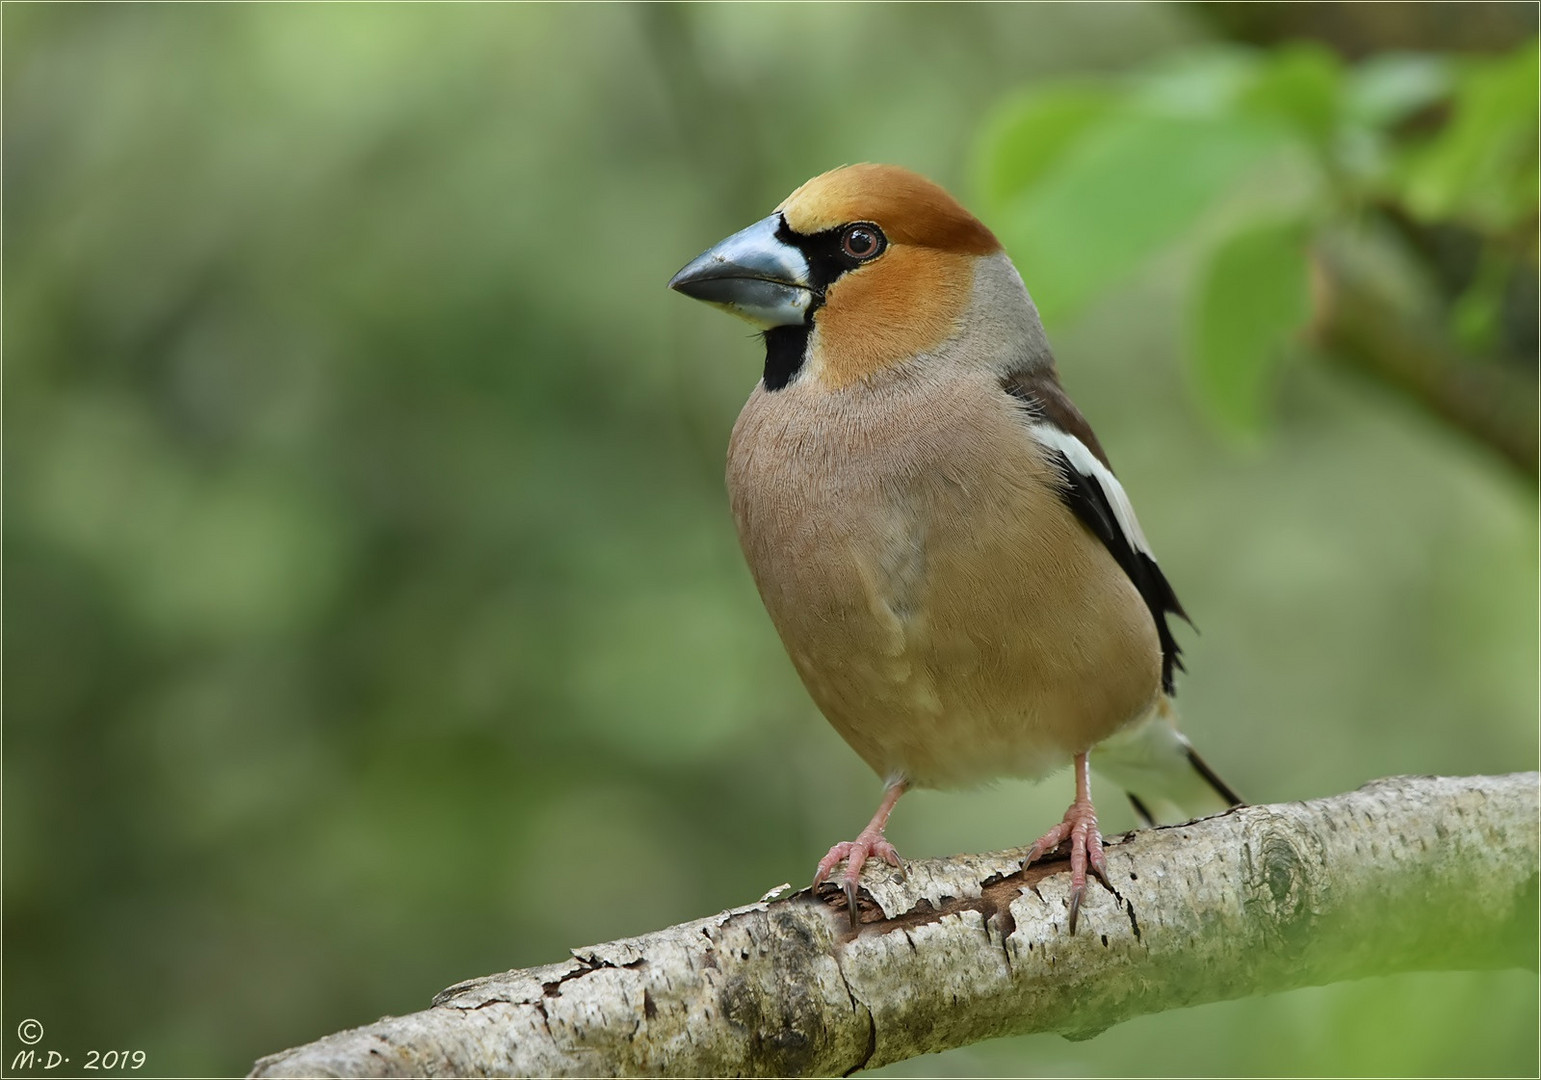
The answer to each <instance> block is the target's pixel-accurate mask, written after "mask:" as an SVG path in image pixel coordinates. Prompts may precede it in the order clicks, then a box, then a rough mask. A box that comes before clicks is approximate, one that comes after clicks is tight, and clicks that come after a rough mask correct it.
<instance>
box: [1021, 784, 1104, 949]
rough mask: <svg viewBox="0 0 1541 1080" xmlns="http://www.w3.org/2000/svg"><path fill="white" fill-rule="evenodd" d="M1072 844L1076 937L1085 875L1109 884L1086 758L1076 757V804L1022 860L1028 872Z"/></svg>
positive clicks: (1072, 925) (1072, 916)
mask: <svg viewBox="0 0 1541 1080" xmlns="http://www.w3.org/2000/svg"><path fill="white" fill-rule="evenodd" d="M1067 839H1068V840H1069V841H1070V932H1071V933H1072V934H1074V933H1075V924H1076V916H1078V915H1079V914H1080V913H1081V901H1082V900H1083V899H1085V897H1086V871H1087V868H1088V867H1090V869H1091V872H1092V873H1094V874H1096V875H1097V877H1098V878H1099V879H1100V880H1101V881H1102V883H1103V884H1104V885H1106V884H1107V883H1108V866H1107V861H1106V860H1105V859H1104V858H1103V857H1102V834H1101V833H1100V832H1098V831H1097V810H1096V808H1095V807H1093V806H1092V782H1091V774H1090V770H1089V769H1088V767H1087V764H1086V755H1085V754H1077V755H1076V756H1075V802H1073V803H1071V804H1070V809H1068V810H1066V811H1065V820H1063V821H1061V822H1060V823H1059V824H1058V825H1056V826H1054V828H1052V829H1050V830H1049V831H1048V832H1046V833H1044V834H1043V835H1042V836H1040V837H1039V838H1038V840H1037V842H1035V843H1034V844H1033V846H1032V849H1031V850H1029V851H1028V853H1027V858H1025V859H1023V860H1022V869H1024V870H1026V869H1027V868H1028V867H1029V866H1031V865H1032V864H1033V863H1034V862H1036V861H1037V860H1038V859H1040V858H1042V857H1043V856H1044V855H1046V854H1047V853H1049V852H1050V851H1053V850H1054V849H1055V848H1057V847H1059V845H1060V844H1062V843H1064V842H1065V840H1067Z"/></svg>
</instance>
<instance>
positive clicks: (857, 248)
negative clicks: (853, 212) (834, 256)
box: [840, 224, 888, 262]
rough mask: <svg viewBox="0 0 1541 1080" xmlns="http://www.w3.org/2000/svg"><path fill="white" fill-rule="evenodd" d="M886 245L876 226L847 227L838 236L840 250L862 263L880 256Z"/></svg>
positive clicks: (880, 231)
mask: <svg viewBox="0 0 1541 1080" xmlns="http://www.w3.org/2000/svg"><path fill="white" fill-rule="evenodd" d="M887 245H888V241H887V240H886V239H885V238H884V236H883V230H881V229H879V228H878V227H877V226H876V225H867V224H859V225H847V226H846V227H845V231H844V232H843V233H841V234H840V250H842V251H844V252H845V253H846V254H847V255H849V256H850V257H851V258H853V259H858V260H860V261H862V262H865V261H866V260H868V259H873V258H876V257H877V256H879V255H881V254H882V253H883V248H884V247H886V246H887Z"/></svg>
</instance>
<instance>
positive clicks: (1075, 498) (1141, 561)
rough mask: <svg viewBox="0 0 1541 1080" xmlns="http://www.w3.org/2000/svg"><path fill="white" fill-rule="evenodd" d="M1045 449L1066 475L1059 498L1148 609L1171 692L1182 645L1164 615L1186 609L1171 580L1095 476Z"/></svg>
mask: <svg viewBox="0 0 1541 1080" xmlns="http://www.w3.org/2000/svg"><path fill="white" fill-rule="evenodd" d="M1044 449H1045V451H1046V452H1047V453H1048V454H1049V456H1050V457H1051V458H1052V459H1053V460H1054V462H1055V464H1057V465H1058V466H1059V471H1060V474H1061V475H1062V476H1063V477H1064V478H1065V482H1064V484H1063V485H1061V487H1060V489H1059V498H1060V501H1061V502H1063V503H1064V504H1065V505H1066V506H1068V507H1069V508H1070V509H1071V510H1072V511H1073V512H1074V513H1075V516H1076V517H1078V518H1080V519H1081V521H1082V522H1083V523H1085V525H1086V527H1087V528H1088V529H1090V530H1091V531H1092V532H1093V533H1094V534H1095V535H1096V537H1097V539H1099V540H1101V541H1102V543H1103V546H1104V547H1106V548H1107V549H1108V551H1109V553H1110V554H1112V556H1113V558H1114V560H1115V561H1117V563H1118V565H1119V566H1121V567H1123V570H1124V573H1126V574H1128V575H1129V580H1130V581H1132V582H1133V583H1134V587H1135V588H1136V589H1138V590H1139V593H1140V598H1141V599H1142V600H1144V601H1145V606H1146V607H1147V608H1149V609H1150V614H1151V617H1152V618H1153V619H1155V620H1156V634H1157V636H1158V637H1159V638H1160V639H1161V688H1162V689H1163V690H1165V691H1166V692H1167V693H1168V694H1171V693H1173V692H1174V689H1175V685H1174V682H1173V673H1174V671H1181V670H1183V662H1182V649H1181V648H1179V647H1178V644H1177V639H1176V638H1174V637H1173V636H1172V628H1171V627H1170V626H1169V625H1167V616H1168V615H1169V614H1171V615H1177V616H1180V617H1181V618H1183V619H1187V618H1188V613H1187V612H1185V611H1183V608H1182V604H1180V603H1178V601H1177V594H1176V593H1174V592H1173V591H1172V586H1171V583H1170V582H1168V581H1167V579H1166V575H1165V574H1163V573H1162V572H1161V567H1159V566H1157V565H1156V560H1155V559H1152V558H1151V557H1150V556H1149V555H1147V554H1145V552H1143V551H1138V550H1136V549H1135V547H1134V546H1133V545H1132V544H1131V543H1130V542H1129V538H1128V537H1127V536H1125V535H1124V530H1123V529H1121V528H1119V526H1118V517H1117V516H1116V515H1115V514H1114V513H1113V507H1112V506H1111V505H1110V504H1109V503H1108V496H1107V493H1106V492H1104V491H1103V490H1102V485H1101V484H1099V483H1098V482H1097V480H1096V478H1095V477H1091V476H1087V475H1086V474H1085V473H1083V472H1081V471H1080V470H1078V469H1077V468H1076V467H1075V466H1074V465H1072V464H1071V463H1070V459H1069V458H1068V457H1066V456H1065V455H1064V453H1063V452H1061V451H1059V450H1054V449H1051V448H1049V447H1045V448H1044ZM1190 625H1191V620H1190Z"/></svg>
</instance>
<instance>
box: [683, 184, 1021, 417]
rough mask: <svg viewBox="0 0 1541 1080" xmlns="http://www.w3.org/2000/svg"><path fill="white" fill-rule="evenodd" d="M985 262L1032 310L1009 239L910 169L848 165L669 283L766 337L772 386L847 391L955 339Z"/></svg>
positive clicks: (798, 192) (972, 302)
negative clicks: (1008, 252) (1007, 247)
mask: <svg viewBox="0 0 1541 1080" xmlns="http://www.w3.org/2000/svg"><path fill="white" fill-rule="evenodd" d="M986 263H988V264H990V265H991V266H992V267H993V268H997V273H998V274H1004V275H1005V276H1009V278H1010V283H1008V284H1007V288H1008V289H1010V288H1012V287H1013V286H1014V289H1015V291H1016V292H1019V293H1020V294H1021V295H1020V299H1021V301H1023V302H1024V304H1023V310H1024V311H1026V312H1031V302H1030V301H1027V298H1026V293H1025V292H1021V283H1020V280H1019V279H1017V278H1016V274H1015V271H1014V270H1012V269H1011V264H1010V263H1009V261H1007V260H1006V257H1005V254H1004V253H1003V252H1002V250H1001V245H1000V241H998V240H996V238H995V236H994V235H993V234H992V233H991V232H990V230H989V229H987V228H985V226H984V225H982V224H981V223H980V222H979V220H978V219H977V218H975V217H974V216H973V215H972V214H970V213H969V212H968V211H967V210H965V209H964V208H963V207H962V206H961V205H959V204H958V202H957V200H956V199H954V198H953V197H952V196H951V195H949V194H948V193H947V192H946V191H944V190H943V189H942V188H940V187H938V186H937V185H936V184H933V183H932V182H931V181H929V180H927V179H925V178H924V177H922V176H918V175H917V174H915V173H913V172H910V171H909V170H907V169H901V168H899V167H897V166H894V165H848V166H846V167H844V168H840V169H835V170H833V171H832V172H827V173H824V174H823V175H821V176H816V177H814V178H813V179H812V180H809V181H808V182H807V183H806V184H804V185H803V186H802V187H800V188H798V189H797V190H796V191H794V192H792V194H791V195H789V196H787V198H786V200H785V201H784V202H783V203H782V204H781V205H780V206H778V207H777V208H776V210H775V211H774V212H773V213H772V214H771V215H770V216H769V217H766V218H764V219H762V220H760V221H757V222H755V224H753V225H751V226H749V227H748V228H747V229H744V230H742V231H741V232H737V233H734V234H733V235H732V236H730V237H728V238H727V239H726V240H724V241H722V242H721V243H720V244H717V245H716V246H715V247H713V248H711V249H709V250H708V251H705V252H703V253H702V254H701V255H699V256H698V257H696V258H695V259H694V260H692V261H691V262H690V263H689V264H688V265H687V266H685V268H684V269H682V270H681V271H680V272H679V273H678V274H676V275H674V278H673V280H672V281H670V282H669V287H670V288H672V289H676V290H678V291H679V292H682V293H684V294H685V295H686V296H692V297H695V298H696V299H698V300H704V301H705V302H707V303H709V304H714V305H716V306H718V307H721V308H723V309H724V310H726V311H729V312H731V313H733V314H734V315H738V316H739V317H741V318H743V319H747V320H748V321H749V322H751V323H753V324H754V325H756V326H758V327H759V328H760V329H761V330H762V331H764V336H765V344H766V361H765V388H766V389H767V390H778V389H781V388H782V387H784V386H786V385H788V384H789V383H791V382H792V381H793V380H795V379H799V378H807V377H811V378H816V379H818V380H819V381H820V382H821V383H823V384H824V385H825V386H827V387H830V388H841V387H844V386H849V385H851V384H852V383H855V382H858V381H867V380H870V379H871V378H873V377H874V376H875V375H877V374H878V373H880V372H883V371H886V370H889V369H891V368H893V367H895V366H896V365H899V364H902V363H904V362H905V361H907V360H910V359H912V358H915V357H919V356H925V355H928V354H930V353H932V352H934V351H935V350H936V349H937V348H938V347H939V346H941V345H942V344H943V343H944V342H946V341H947V340H948V339H950V338H952V337H954V336H955V335H956V334H957V333H958V331H959V328H960V325H962V324H963V323H965V322H967V321H968V319H967V316H968V315H969V309H970V307H971V306H973V305H975V304H976V299H975V296H974V293H975V281H976V277H977V275H978V272H979V270H980V268H981V266H983V265H984V264H986ZM1001 267H1003V268H1004V270H1003V271H1001V270H999V269H998V268H1001ZM1008 295H1009V294H1008ZM1010 299H1011V300H1012V301H1013V302H1015V301H1016V299H1017V298H1016V297H1015V296H1011V297H1010ZM1032 322H1033V324H1034V325H1036V322H1037V320H1036V315H1033V316H1032Z"/></svg>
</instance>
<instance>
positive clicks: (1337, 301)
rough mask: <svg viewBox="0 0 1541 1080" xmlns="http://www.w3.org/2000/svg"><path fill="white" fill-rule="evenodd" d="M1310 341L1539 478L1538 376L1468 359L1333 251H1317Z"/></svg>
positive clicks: (1428, 323) (1437, 330)
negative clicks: (1537, 437)
mask: <svg viewBox="0 0 1541 1080" xmlns="http://www.w3.org/2000/svg"><path fill="white" fill-rule="evenodd" d="M1312 293H1313V296H1314V305H1313V306H1314V308H1315V313H1314V316H1313V320H1312V326H1311V330H1310V336H1311V337H1312V338H1313V339H1314V340H1315V341H1316V342H1317V344H1318V345H1320V346H1321V347H1322V348H1324V349H1326V350H1327V351H1328V352H1329V353H1331V354H1332V355H1333V356H1334V357H1336V358H1337V359H1338V360H1339V361H1341V362H1343V363H1344V364H1346V365H1348V366H1350V367H1357V368H1358V369H1360V370H1361V371H1364V372H1366V373H1368V374H1369V375H1371V376H1373V377H1375V378H1377V379H1379V380H1380V381H1381V382H1383V383H1385V384H1387V385H1388V386H1391V387H1392V388H1394V389H1395V390H1397V391H1399V392H1401V393H1403V394H1405V395H1406V396H1407V397H1409V398H1411V399H1412V400H1414V401H1416V402H1418V403H1419V404H1421V405H1423V406H1424V407H1425V408H1427V409H1428V410H1429V411H1430V412H1432V413H1433V414H1434V415H1435V416H1438V417H1440V418H1441V419H1443V420H1444V421H1445V422H1446V423H1448V424H1450V425H1451V426H1453V427H1455V428H1457V429H1458V430H1460V431H1463V432H1465V433H1466V434H1467V435H1469V436H1471V437H1472V438H1474V439H1476V440H1477V441H1478V442H1481V443H1485V444H1486V445H1487V446H1489V447H1490V448H1492V449H1493V450H1496V451H1497V452H1498V453H1499V454H1501V455H1502V456H1503V457H1505V458H1507V459H1508V460H1509V462H1510V463H1511V464H1512V465H1514V466H1515V467H1516V468H1517V469H1519V470H1520V472H1521V473H1523V474H1524V475H1526V476H1528V477H1530V478H1531V479H1535V476H1536V464H1537V459H1536V454H1537V441H1536V422H1537V418H1536V379H1535V375H1534V373H1527V372H1525V371H1522V370H1517V369H1515V368H1512V367H1509V366H1506V365H1504V364H1503V363H1501V362H1498V361H1482V360H1478V359H1475V358H1472V357H1468V356H1464V355H1462V354H1461V352H1460V350H1458V349H1457V348H1456V347H1455V346H1454V345H1453V344H1452V343H1451V342H1450V341H1449V340H1448V339H1447V337H1446V335H1445V334H1444V333H1443V332H1442V331H1441V330H1440V328H1439V327H1438V326H1437V325H1436V324H1435V323H1434V322H1433V321H1432V320H1430V319H1428V318H1427V317H1426V316H1423V317H1420V316H1417V315H1409V313H1407V312H1405V311H1402V310H1398V306H1397V304H1396V303H1395V302H1393V301H1392V300H1391V299H1390V298H1389V297H1387V296H1386V295H1384V294H1383V292H1382V290H1380V289H1378V288H1377V286H1376V285H1375V283H1374V280H1373V277H1372V275H1370V274H1367V273H1365V272H1364V271H1363V270H1362V269H1360V268H1358V267H1356V266H1354V264H1353V261H1352V260H1351V259H1348V258H1345V257H1343V255H1342V253H1340V252H1335V251H1333V250H1331V249H1330V247H1328V246H1324V245H1319V246H1318V247H1317V248H1316V249H1315V251H1314V252H1313V259H1312Z"/></svg>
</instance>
